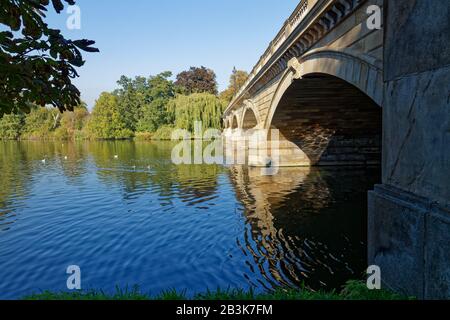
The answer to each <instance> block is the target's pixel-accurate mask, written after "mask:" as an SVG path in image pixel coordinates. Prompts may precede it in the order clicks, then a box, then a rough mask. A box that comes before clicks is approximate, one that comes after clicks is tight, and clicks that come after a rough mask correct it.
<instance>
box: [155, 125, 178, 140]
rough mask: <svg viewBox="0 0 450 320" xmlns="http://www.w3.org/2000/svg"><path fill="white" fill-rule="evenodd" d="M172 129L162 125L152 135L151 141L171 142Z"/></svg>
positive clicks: (169, 126) (171, 126)
mask: <svg viewBox="0 0 450 320" xmlns="http://www.w3.org/2000/svg"><path fill="white" fill-rule="evenodd" d="M174 129H175V127H174V126H173V125H164V126H162V127H160V128H158V130H156V132H155V133H153V135H152V140H171V139H172V132H173V130H174Z"/></svg>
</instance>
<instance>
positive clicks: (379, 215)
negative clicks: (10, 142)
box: [369, 0, 450, 299]
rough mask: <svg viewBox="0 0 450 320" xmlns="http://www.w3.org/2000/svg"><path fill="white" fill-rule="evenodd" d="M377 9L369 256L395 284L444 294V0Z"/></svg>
mask: <svg viewBox="0 0 450 320" xmlns="http://www.w3.org/2000/svg"><path fill="white" fill-rule="evenodd" d="M386 2H387V1H385V3H386ZM385 10H386V11H385V15H386V17H385V21H386V26H385V39H384V57H385V62H384V63H385V66H384V103H383V131H384V138H383V185H381V186H377V187H376V188H375V190H374V191H372V192H370V194H369V262H370V264H375V265H378V266H380V267H381V272H382V274H381V277H382V281H383V283H384V285H386V286H388V287H390V288H392V289H395V290H396V291H399V292H402V293H404V294H408V295H413V296H416V297H418V298H426V299H436V298H442V299H448V298H449V297H450V263H449V262H450V91H449V90H450V89H449V83H450V44H449V42H448V39H446V38H445V37H442V35H446V34H449V33H450V22H449V20H448V17H449V16H450V2H449V1H447V0H438V1H433V3H430V2H429V1H424V0H422V1H415V2H414V3H411V1H410V0H396V1H389V2H388V3H387V5H385ZM444 38H445V39H444Z"/></svg>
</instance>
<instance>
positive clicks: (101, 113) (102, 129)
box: [88, 92, 133, 139]
mask: <svg viewBox="0 0 450 320" xmlns="http://www.w3.org/2000/svg"><path fill="white" fill-rule="evenodd" d="M88 131H89V133H90V134H91V136H92V138H95V139H127V138H131V137H132V136H133V131H132V130H130V129H129V128H127V127H126V123H125V121H124V119H123V117H122V115H121V114H120V110H119V103H118V97H117V95H115V94H112V93H107V92H104V93H102V94H101V95H100V97H99V98H98V100H97V101H96V103H95V106H94V109H93V110H92V115H91V117H90V119H89V123H88Z"/></svg>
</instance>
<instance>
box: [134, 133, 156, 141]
mask: <svg viewBox="0 0 450 320" xmlns="http://www.w3.org/2000/svg"><path fill="white" fill-rule="evenodd" d="M152 139H153V133H151V132H136V133H135V134H134V140H136V141H150V140H152Z"/></svg>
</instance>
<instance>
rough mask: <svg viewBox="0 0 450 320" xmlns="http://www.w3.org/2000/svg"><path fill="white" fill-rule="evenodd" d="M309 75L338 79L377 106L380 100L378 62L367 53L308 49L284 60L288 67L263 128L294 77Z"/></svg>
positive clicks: (267, 125)
mask: <svg viewBox="0 0 450 320" xmlns="http://www.w3.org/2000/svg"><path fill="white" fill-rule="evenodd" d="M311 74H324V75H330V76H334V77H336V78H340V79H342V80H344V81H346V82H348V83H349V84H352V85H353V86H355V87H357V88H358V89H360V90H361V91H362V92H363V93H365V94H366V95H367V96H368V97H370V98H371V99H372V100H373V101H374V102H375V103H376V104H377V105H379V106H380V107H381V105H382V102H383V90H382V89H383V74H382V62H381V61H379V60H376V59H374V58H372V57H370V56H367V55H362V54H356V53H354V52H353V51H352V50H350V49H341V50H340V51H335V50H329V49H326V50H324V49H317V50H311V51H310V52H308V53H307V54H305V55H303V56H302V57H300V58H293V59H292V60H290V61H289V62H288V68H287V70H286V71H285V72H284V73H283V75H282V76H281V80H280V82H279V84H278V86H277V89H276V90H275V94H274V96H273V98H272V102H271V105H270V108H269V112H268V114H267V116H266V119H265V121H264V127H265V128H266V129H270V126H271V123H272V119H273V115H274V113H275V111H276V109H277V106H278V104H279V103H280V100H281V98H282V97H283V96H284V94H285V92H286V90H288V89H289V88H290V86H291V85H292V83H293V82H294V81H295V80H299V79H302V78H303V77H307V76H308V75H311Z"/></svg>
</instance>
